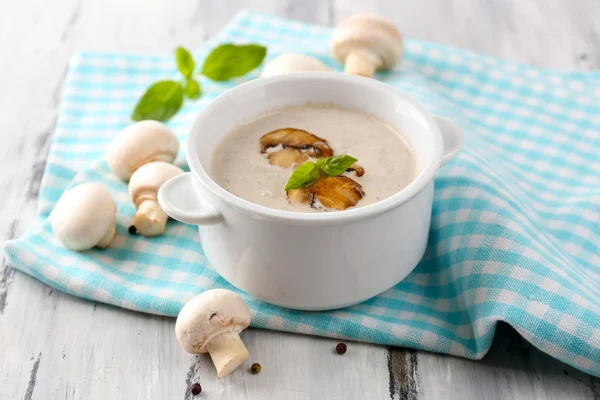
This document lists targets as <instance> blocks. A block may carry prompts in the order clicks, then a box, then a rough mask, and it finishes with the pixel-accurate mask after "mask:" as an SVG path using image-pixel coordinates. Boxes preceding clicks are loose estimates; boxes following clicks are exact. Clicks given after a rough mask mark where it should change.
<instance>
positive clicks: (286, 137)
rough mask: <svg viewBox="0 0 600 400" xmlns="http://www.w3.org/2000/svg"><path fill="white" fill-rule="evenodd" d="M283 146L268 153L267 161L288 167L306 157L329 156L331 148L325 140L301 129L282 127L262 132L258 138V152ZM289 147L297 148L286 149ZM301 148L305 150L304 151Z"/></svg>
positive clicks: (331, 153)
mask: <svg viewBox="0 0 600 400" xmlns="http://www.w3.org/2000/svg"><path fill="white" fill-rule="evenodd" d="M277 146H283V150H279V151H277V152H273V153H270V154H269V162H270V163H271V164H272V165H278V166H280V167H283V168H288V167H290V166H293V165H298V164H301V163H302V162H304V161H306V159H307V157H306V156H307V155H308V157H313V158H320V157H331V156H332V155H333V149H332V148H331V147H329V144H328V143H327V141H326V140H324V139H321V138H320V137H318V136H315V135H313V134H312V133H310V132H307V131H305V130H302V129H295V128H283V129H276V130H274V131H272V132H269V133H266V134H264V135H263V136H262V137H261V138H260V152H261V153H263V154H264V153H266V152H267V149H269V148H271V147H277ZM289 148H292V149H295V150H298V151H294V150H288V149H289ZM302 150H307V152H306V153H304V152H303V151H302Z"/></svg>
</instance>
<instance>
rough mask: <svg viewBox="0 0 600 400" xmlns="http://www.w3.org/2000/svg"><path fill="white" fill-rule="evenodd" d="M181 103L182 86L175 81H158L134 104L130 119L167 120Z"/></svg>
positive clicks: (177, 109)
mask: <svg viewBox="0 0 600 400" xmlns="http://www.w3.org/2000/svg"><path fill="white" fill-rule="evenodd" d="M182 104H183V87H182V86H181V84H180V83H179V82H175V81H159V82H156V83H155V84H153V85H152V86H150V87H149V88H148V90H146V93H144V95H143V96H142V98H141V99H140V100H139V101H138V103H137V105H136V106H135V108H134V110H133V113H132V114H131V119H132V120H134V121H142V120H145V119H153V120H156V121H167V120H168V119H169V118H171V117H172V116H173V115H175V114H176V113H177V111H179V109H180V108H181V105H182Z"/></svg>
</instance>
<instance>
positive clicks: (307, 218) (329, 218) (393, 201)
mask: <svg viewBox="0 0 600 400" xmlns="http://www.w3.org/2000/svg"><path fill="white" fill-rule="evenodd" d="M295 80H306V81H317V82H318V81H323V80H336V81H340V82H348V83H352V84H355V85H358V86H364V87H369V88H372V89H376V90H379V91H382V92H386V93H388V94H390V95H392V96H394V97H398V98H401V99H403V100H404V101H406V102H407V103H409V104H410V105H411V106H412V107H414V108H415V109H416V110H417V111H418V112H419V113H420V114H421V117H422V118H423V120H424V121H425V122H426V124H427V126H426V127H425V130H426V131H427V132H428V133H429V134H430V136H429V138H428V140H429V142H430V146H431V153H430V156H429V159H428V160H427V162H426V165H425V167H424V168H423V170H422V171H421V173H420V174H419V175H418V176H417V177H416V178H415V179H414V180H413V181H412V182H411V183H410V184H409V185H408V186H406V187H405V188H404V189H402V190H401V191H399V192H397V193H395V194H394V195H392V196H390V197H388V198H386V199H383V200H380V201H378V202H376V203H373V204H369V205H366V206H364V207H359V208H354V209H351V210H344V211H337V212H323V213H302V212H294V211H286V210H278V209H274V208H269V207H265V206H262V205H259V204H255V203H252V202H250V201H248V200H245V199H242V198H240V197H238V196H236V195H234V194H232V193H230V192H228V191H227V190H225V189H223V188H222V187H221V186H219V185H218V184H217V183H216V182H215V181H214V180H213V179H212V178H211V177H210V175H209V174H208V172H207V171H206V170H205V169H204V167H203V166H202V164H200V161H199V159H198V156H197V154H196V153H197V151H196V149H197V148H198V147H197V144H198V139H199V136H200V135H199V134H198V133H197V132H202V129H201V126H202V123H203V119H204V118H205V116H207V115H210V113H212V112H213V111H214V110H215V109H218V108H219V107H221V106H222V104H224V103H226V102H228V101H229V100H230V98H232V97H236V96H239V93H240V92H245V93H248V90H249V89H257V88H260V87H263V86H265V85H267V84H271V83H277V82H288V81H295ZM334 103H335V102H334ZM443 143H444V142H443V136H442V133H441V131H440V129H439V127H438V125H437V123H436V122H435V119H434V117H433V115H432V114H431V112H430V111H429V110H427V109H426V108H425V107H424V106H423V105H421V104H420V103H419V102H417V101H416V100H414V99H413V98H412V97H410V96H408V95H407V94H405V93H402V92H401V91H399V90H398V89H395V88H394V87H392V86H390V85H388V84H385V83H383V82H379V81H377V80H375V79H371V78H364V77H360V76H354V75H347V74H343V73H339V72H299V73H292V74H287V75H279V76H273V77H269V78H259V79H254V80H252V81H249V82H245V83H243V84H241V85H239V86H236V87H234V88H232V89H229V90H227V91H226V92H224V93H222V94H221V95H219V96H218V97H217V98H215V99H214V100H212V101H211V102H210V103H209V104H208V105H206V107H204V109H203V110H201V111H200V113H199V114H198V115H197V117H196V119H195V121H194V124H193V125H192V129H191V130H190V132H189V134H188V139H187V144H186V157H187V161H188V165H189V167H190V171H191V172H192V174H193V176H194V178H195V179H196V180H197V181H198V182H199V183H200V184H201V185H202V187H204V188H205V189H206V190H208V191H209V192H210V193H211V194H212V195H214V196H216V197H217V198H219V199H221V200H222V201H224V202H225V203H227V204H228V205H229V206H231V207H233V208H235V209H237V210H240V211H244V212H246V213H250V214H253V215H256V216H259V217H262V218H264V219H269V220H278V221H288V222H310V223H315V224H319V223H322V224H326V223H332V222H344V223H347V222H352V221H356V220H361V219H365V218H369V217H374V216H377V215H379V214H382V213H385V212H386V211H389V210H391V209H394V208H396V207H399V206H401V205H402V204H404V203H406V202H407V201H409V200H410V199H412V198H413V197H415V196H416V195H417V194H418V193H420V192H421V191H422V190H423V189H424V188H425V187H426V186H427V184H429V182H431V180H432V179H433V178H434V177H435V174H436V172H437V171H438V169H439V168H440V166H441V162H442V154H443V146H444V145H443ZM418 156H422V155H421V154H418Z"/></svg>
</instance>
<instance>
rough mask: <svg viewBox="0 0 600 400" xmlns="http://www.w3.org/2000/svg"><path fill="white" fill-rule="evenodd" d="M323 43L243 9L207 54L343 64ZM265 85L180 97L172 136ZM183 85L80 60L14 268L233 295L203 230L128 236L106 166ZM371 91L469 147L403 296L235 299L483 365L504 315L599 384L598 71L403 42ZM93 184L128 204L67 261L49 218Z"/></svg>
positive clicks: (97, 293)
mask: <svg viewBox="0 0 600 400" xmlns="http://www.w3.org/2000/svg"><path fill="white" fill-rule="evenodd" d="M330 32H331V30H330V28H326V27H320V26H311V25H305V24H301V23H298V22H292V21H287V20H284V19H280V18H275V17H271V16H267V15H261V14H257V13H253V12H242V13H240V14H238V15H237V16H236V17H235V19H234V20H233V21H232V22H231V23H230V24H229V25H227V27H226V28H225V29H224V30H223V31H222V32H220V33H219V34H218V35H217V36H216V37H215V38H213V39H212V40H211V42H210V43H208V44H207V45H206V46H204V48H203V49H202V50H201V51H199V52H198V54H197V59H198V60H199V61H201V60H203V59H204V57H205V56H206V55H207V53H208V51H209V50H210V49H211V48H212V47H214V46H215V45H216V44H218V43H222V42H229V41H233V42H258V43H263V44H265V45H267V46H268V48H269V56H268V57H269V58H273V57H275V56H277V55H279V54H281V53H282V52H285V51H289V50H290V49H293V50H294V51H298V52H302V53H305V54H309V55H312V56H316V57H318V58H320V59H321V60H322V61H323V62H325V63H326V64H328V65H330V66H332V67H334V68H337V69H339V68H340V66H339V65H337V64H336V63H335V62H334V61H333V60H332V59H331V57H330V56H329V53H328V49H327V42H328V37H329V35H330ZM258 73H259V71H255V72H253V73H252V74H250V75H249V76H247V77H245V78H243V79H239V80H237V81H235V82H226V83H218V82H211V81H209V80H207V79H202V82H201V83H202V91H203V95H202V98H201V99H200V100H199V101H197V102H195V103H194V102H190V101H188V102H186V104H185V106H184V108H183V110H182V112H180V113H179V114H178V115H177V116H176V117H175V118H173V119H172V121H171V122H169V126H170V127H171V128H172V129H173V130H174V131H175V132H176V133H177V134H178V136H179V138H180V139H181V140H182V141H184V140H185V135H186V133H187V131H188V129H189V127H190V125H191V123H192V121H193V119H194V116H195V115H196V113H197V112H198V110H200V109H201V108H202V107H204V105H205V104H206V103H208V102H209V101H210V100H212V99H214V98H215V97H216V96H217V95H218V94H219V93H221V92H223V91H224V90H226V89H227V88H229V87H232V86H234V85H235V84H237V83H239V82H241V81H243V80H246V79H252V78H255V77H257V75H258ZM175 74H176V71H175V68H174V62H173V57H172V56H171V55H166V56H164V57H153V56H134V55H120V54H98V53H80V54H77V55H75V56H74V57H73V59H72V61H71V65H70V68H69V73H68V76H67V79H66V83H65V87H64V90H63V101H62V106H61V109H60V115H59V119H58V124H57V127H56V132H55V134H54V139H53V142H52V146H51V149H50V155H49V157H48V163H47V165H46V173H45V175H44V179H43V181H42V187H41V190H40V206H39V217H40V221H39V224H38V225H37V226H35V227H34V228H33V229H31V230H30V231H29V232H28V233H27V234H26V235H25V237H23V238H22V239H18V240H15V241H11V242H8V243H7V245H6V247H5V251H6V255H7V257H8V262H9V265H11V266H13V267H15V268H17V269H19V270H21V271H24V272H26V273H28V274H30V275H32V276H34V277H36V278H38V279H40V280H42V281H44V282H46V283H47V284H49V285H51V286H53V287H55V288H58V289H60V290H63V291H65V292H67V293H71V294H74V295H76V296H80V297H83V298H87V299H93V300H97V301H101V302H105V303H110V304H114V305H117V306H120V307H125V308H129V309H133V310H138V311H143V312H147V313H154V314H165V315H172V316H174V315H177V313H178V311H179V309H180V307H181V306H182V305H183V304H184V302H185V301H186V300H187V299H189V298H190V297H191V296H194V295H195V294H197V293H199V292H201V291H203V290H205V289H209V288H214V287H226V288H229V289H233V288H232V287H231V286H230V285H229V284H228V283H227V282H225V281H224V280H223V279H222V278H220V277H219V276H218V275H217V274H216V273H215V272H214V271H213V270H211V269H210V268H209V266H208V265H207V262H206V258H205V257H204V254H203V252H202V250H201V247H200V246H199V245H198V244H199V240H198V237H197V234H196V230H195V229H194V227H192V226H188V225H184V224H180V223H177V222H170V223H169V225H168V228H167V231H166V234H165V235H164V236H161V237H157V238H153V239H146V238H142V237H139V236H135V237H134V236H131V235H129V234H128V233H127V227H128V226H129V225H130V224H131V222H132V217H133V214H134V211H135V210H134V207H133V205H132V204H131V203H130V202H129V199H128V196H127V188H126V185H125V184H124V183H122V182H120V181H119V180H118V179H117V178H116V177H114V176H113V175H112V174H111V173H110V171H109V170H108V167H107V165H106V163H105V162H104V161H102V157H103V155H104V153H105V151H106V149H107V146H108V144H109V142H110V141H111V139H112V138H113V136H114V135H116V134H117V132H119V130H121V129H122V128H124V127H125V126H127V125H128V124H129V123H130V122H131V121H130V120H129V115H130V112H131V110H132V108H133V106H134V104H135V102H136V100H137V99H138V98H139V97H140V95H141V94H142V93H143V91H144V89H145V88H146V87H147V86H148V85H149V84H151V83H152V82H154V81H156V80H158V79H161V78H168V77H171V76H176V75H175ZM378 79H381V80H383V81H385V82H388V83H390V84H392V85H394V86H396V87H397V88H399V89H400V90H403V91H405V92H407V93H409V94H411V95H412V96H414V97H415V98H416V99H418V100H419V101H421V102H422V103H423V104H425V105H426V106H427V107H428V108H429V109H430V110H432V111H433V112H434V113H436V114H438V115H445V116H449V117H451V118H453V119H454V120H455V121H456V122H457V123H458V124H459V125H460V126H461V128H462V129H463V130H464V133H465V136H466V140H465V143H466V144H465V147H464V150H463V151H462V153H461V154H460V155H459V156H458V158H457V159H456V160H455V161H453V162H452V163H451V164H450V165H448V166H446V167H444V168H442V169H441V171H440V172H439V174H438V176H437V178H436V192H435V203H434V208H433V219H432V225H431V237H430V239H429V247H428V249H427V252H426V255H425V258H424V259H423V261H422V262H421V263H420V264H419V266H418V267H417V269H416V270H415V271H414V272H413V273H412V274H411V275H410V276H409V277H408V278H406V279H405V280H404V281H403V282H401V283H399V284H398V285H397V286H396V287H394V288H393V289H390V290H388V291H387V292H385V293H383V294H381V295H380V296H377V297H375V298H373V299H371V300H369V301H367V302H365V303H363V304H360V305H357V306H354V307H350V308H346V309H342V310H338V311H330V312H298V311H291V310H286V309H283V308H279V307H275V306H271V305H268V304H265V303H263V302H260V301H258V300H256V299H254V298H252V297H250V296H248V295H246V294H242V295H243V297H244V299H245V300H246V301H247V302H248V304H249V305H250V308H251V309H252V313H253V326H255V327H260V328H267V329H276V330H284V331H290V332H300V333H305V334H312V335H321V336H332V337H341V338H347V339H355V340H361V341H367V342H374V343H382V344H388V345H398V346H407V347H414V348H419V349H425V350H431V351H436V352H441V353H450V354H454V355H458V356H463V357H469V358H480V357H482V356H483V355H484V354H485V352H486V351H487V350H488V348H489V346H490V343H491V341H492V336H493V335H494V330H495V326H496V321H499V320H502V321H506V322H508V323H509V324H510V325H512V326H513V327H514V328H516V329H517V330H518V331H519V332H520V333H521V334H522V335H523V336H524V337H525V338H526V339H527V340H529V341H530V342H531V343H532V344H533V345H535V346H536V347H538V348H539V349H541V350H542V351H545V352H546V353H548V354H550V355H552V356H554V357H556V358H558V359H560V360H562V361H564V362H566V363H569V364H571V365H573V366H575V367H577V368H579V369H581V370H584V371H586V372H589V373H591V374H594V375H600V251H599V248H598V246H599V245H600V158H599V154H600V74H599V73H565V72H556V71H548V70H542V69H538V68H533V67H529V66H526V65H521V64H516V63H512V62H505V61H500V60H497V59H494V58H490V57H485V56H481V55H477V54H473V53H471V52H468V51H464V50H459V49H454V48H450V47H446V46H441V45H436V44H431V43H425V42H421V41H416V40H407V41H406V53H405V56H404V60H403V62H402V64H401V65H400V66H399V67H396V68H395V69H394V70H393V71H391V72H389V73H385V74H380V75H378ZM73 179H74V180H73ZM85 181H98V182H102V183H104V184H105V185H106V186H107V187H108V188H109V190H110V191H111V193H112V194H113V196H114V197H115V199H116V200H117V203H118V205H119V208H118V216H117V225H118V226H117V235H118V236H117V237H116V239H115V241H114V244H113V245H112V247H110V248H109V249H107V250H91V251H89V252H85V253H74V252H71V251H68V250H66V249H65V248H63V247H61V246H60V245H59V243H58V242H57V241H56V239H54V237H53V235H52V231H51V228H50V225H49V223H48V222H46V221H45V218H46V217H47V216H48V214H49V212H50V211H51V209H52V207H53V206H54V204H55V203H56V201H57V200H58V198H59V197H60V195H61V194H62V193H63V191H64V190H65V189H66V188H67V187H69V186H72V185H76V184H78V183H81V182H85ZM365 267H366V266H365Z"/></svg>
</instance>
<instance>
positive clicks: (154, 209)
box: [129, 161, 183, 236]
mask: <svg viewBox="0 0 600 400" xmlns="http://www.w3.org/2000/svg"><path fill="white" fill-rule="evenodd" d="M182 173H183V171H182V170H181V168H179V167H176V166H175V165H172V164H169V163H166V162H162V161H156V162H151V163H149V164H145V165H143V166H142V167H140V168H139V169H138V170H137V171H135V172H134V173H133V175H132V176H131V180H130V181H129V197H131V201H133V203H134V204H135V207H136V208H137V212H136V213H135V217H134V219H133V225H135V227H136V229H137V231H138V232H139V233H141V234H142V235H143V236H158V235H161V234H162V233H163V232H164V231H165V224H166V223H167V218H168V216H167V214H165V212H164V211H163V210H162V209H161V208H160V206H159V205H158V200H157V198H156V196H157V194H158V189H160V187H161V186H162V185H163V184H164V183H165V182H166V181H168V180H169V179H171V178H173V177H174V176H177V175H179V174H182Z"/></svg>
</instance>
